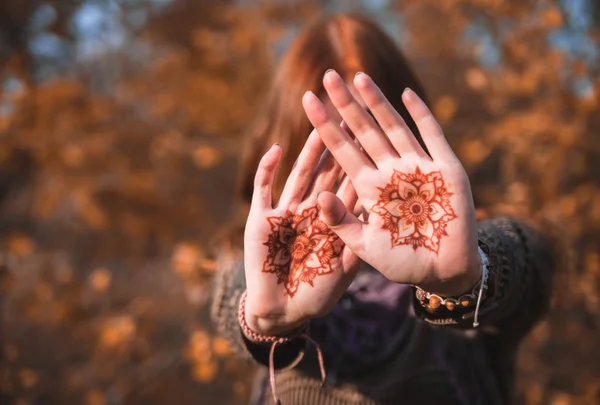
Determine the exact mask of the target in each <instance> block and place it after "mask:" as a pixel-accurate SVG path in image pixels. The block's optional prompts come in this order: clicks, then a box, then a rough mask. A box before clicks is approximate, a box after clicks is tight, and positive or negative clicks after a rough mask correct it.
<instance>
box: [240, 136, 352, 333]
mask: <svg viewBox="0 0 600 405" xmlns="http://www.w3.org/2000/svg"><path fill="white" fill-rule="evenodd" d="M275 149H276V150H275V151H274V149H272V150H271V151H269V152H267V154H266V155H265V157H264V158H263V162H261V165H262V166H263V169H264V168H265V167H266V168H267V170H266V171H263V172H262V173H263V174H264V176H261V169H260V168H259V173H258V174H257V182H258V183H260V181H264V182H265V183H266V184H267V187H262V186H261V184H257V185H256V190H255V196H254V197H253V202H252V207H251V210H250V215H249V217H248V221H247V224H246V230H245V243H244V244H245V247H244V256H245V269H246V284H247V294H248V298H247V301H246V314H247V315H246V316H247V318H250V319H248V321H249V323H250V324H251V326H253V328H254V329H255V330H259V331H260V330H263V331H264V329H268V330H266V332H268V333H269V334H273V333H280V332H283V331H286V330H289V329H290V326H293V325H295V324H300V323H302V322H304V321H306V320H307V319H309V318H311V317H314V316H318V315H322V314H324V313H326V312H327V311H328V310H329V309H330V308H331V307H332V306H333V305H334V304H335V302H337V300H338V299H339V297H340V296H341V294H342V293H343V292H344V291H345V290H346V288H347V287H348V285H349V284H350V282H351V281H352V278H353V274H354V273H355V271H356V268H357V264H358V259H357V257H356V256H355V255H354V254H353V253H352V252H350V251H349V250H348V249H347V248H346V247H345V245H344V243H343V242H342V240H341V239H340V238H339V237H338V236H337V235H336V234H335V233H334V232H333V231H331V229H330V228H329V227H328V226H327V225H325V223H324V222H323V220H322V214H321V213H320V211H319V208H318V206H317V194H318V192H319V191H322V190H330V189H331V188H332V187H333V184H334V183H335V181H336V179H337V174H338V173H339V166H336V165H330V166H334V168H332V169H327V170H326V169H324V168H323V167H324V166H327V165H321V168H320V169H317V170H316V174H315V175H314V176H313V172H314V171H315V166H316V165H317V163H318V162H319V157H320V156H321V153H322V152H323V150H324V145H323V144H322V142H321V140H320V139H319V137H318V135H317V134H316V133H314V134H312V135H311V136H310V137H309V139H308V141H307V144H306V146H305V149H304V150H303V152H302V154H301V155H300V158H299V161H298V165H297V167H296V169H295V171H294V172H292V174H291V175H290V178H289V179H288V182H287V184H286V187H285V189H284V192H283V194H282V198H281V200H280V202H279V204H278V206H277V207H276V208H272V206H271V197H270V182H271V181H272V175H273V173H274V169H275V166H276V164H277V159H278V158H277V156H274V155H276V154H277V153H280V151H279V152H277V150H278V148H275ZM326 159H329V160H331V162H333V158H332V157H331V155H329V156H328V157H327V158H326ZM269 164H271V167H269ZM303 169H308V170H303ZM306 173H310V175H309V176H307V175H306ZM311 178H312V180H311ZM261 179H262V180H261ZM337 194H338V196H339V197H340V198H341V199H343V200H344V201H346V203H347V204H348V206H352V205H353V204H354V202H355V201H356V198H357V197H356V194H355V192H354V189H353V188H352V187H351V185H350V183H349V181H348V180H345V181H344V182H342V184H341V186H340V187H339V189H338V190H337ZM265 325H267V326H265Z"/></svg>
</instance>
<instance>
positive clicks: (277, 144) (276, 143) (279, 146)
mask: <svg viewBox="0 0 600 405" xmlns="http://www.w3.org/2000/svg"><path fill="white" fill-rule="evenodd" d="M275 146H277V147H278V148H281V145H280V144H279V142H275V143H274V144H273V146H271V148H272V147H275Z"/></svg>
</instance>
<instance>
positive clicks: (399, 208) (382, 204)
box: [372, 167, 456, 254]
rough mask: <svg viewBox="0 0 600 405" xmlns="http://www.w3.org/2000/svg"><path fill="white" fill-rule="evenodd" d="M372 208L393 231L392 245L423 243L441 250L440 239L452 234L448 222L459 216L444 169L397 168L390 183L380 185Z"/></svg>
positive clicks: (423, 245)
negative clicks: (445, 181) (377, 196)
mask: <svg viewBox="0 0 600 405" xmlns="http://www.w3.org/2000/svg"><path fill="white" fill-rule="evenodd" d="M379 190H381V194H380V196H379V200H378V202H377V204H375V205H374V206H373V208H372V211H373V212H376V213H377V214H379V215H380V216H381V217H382V218H383V226H382V229H386V230H389V231H390V232H391V234H392V246H399V245H409V246H412V247H413V249H414V250H417V248H418V247H420V246H422V247H424V248H427V249H429V250H431V251H432V252H435V253H436V254H437V252H438V250H439V248H440V239H441V237H442V236H445V235H448V233H447V232H446V225H447V224H448V222H450V221H451V220H453V219H454V218H456V214H455V213H454V210H453V209H452V207H451V206H450V196H451V195H452V193H451V192H449V191H448V190H447V189H446V187H445V185H444V179H443V178H442V175H441V173H440V172H439V171H438V172H431V173H427V174H425V173H422V172H421V170H420V169H419V168H418V167H417V169H416V170H415V172H414V173H411V174H405V173H401V172H399V171H396V170H394V174H393V175H392V181H391V183H390V184H388V185H386V186H385V187H383V188H380V189H379Z"/></svg>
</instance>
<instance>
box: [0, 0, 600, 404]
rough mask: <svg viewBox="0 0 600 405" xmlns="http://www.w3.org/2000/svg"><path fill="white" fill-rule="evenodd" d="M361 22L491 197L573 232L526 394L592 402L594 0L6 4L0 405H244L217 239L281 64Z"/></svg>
mask: <svg viewBox="0 0 600 405" xmlns="http://www.w3.org/2000/svg"><path fill="white" fill-rule="evenodd" d="M349 10H363V11H366V12H368V13H370V14H371V15H372V16H374V18H376V19H377V20H378V21H379V22H380V23H381V24H382V25H383V26H384V27H385V28H386V29H387V30H388V32H390V33H391V34H392V35H393V36H394V38H396V39H397V40H398V42H399V43H400V44H401V46H402V47H403V49H404V50H405V52H406V53H407V55H408V56H409V59H410V60H411V62H412V63H413V65H414V67H415V70H416V72H417V73H418V76H419V77H420V78H421V79H422V81H423V82H424V84H425V87H426V89H427V91H428V94H429V95H430V98H431V100H432V107H433V109H434V110H435V113H436V115H437V117H438V118H439V120H440V122H441V123H442V125H443V127H444V129H445V131H446V133H447V135H448V137H449V138H450V141H451V144H452V145H453V147H454V148H455V150H456V151H457V153H458V155H459V157H460V158H461V160H462V162H463V163H464V165H465V167H466V168H467V171H468V172H469V174H470V176H471V179H472V183H473V188H474V193H475V198H476V202H477V204H478V205H479V207H482V208H484V209H486V210H487V211H488V212H495V211H503V212H506V211H508V212H515V213H525V214H526V215H528V216H530V217H535V218H540V219H544V220H546V221H548V222H550V223H552V224H554V225H555V226H556V228H557V229H558V231H559V234H560V236H561V237H562V238H563V240H564V243H565V251H566V253H567V254H566V257H567V264H566V265H565V266H564V267H563V268H562V269H561V271H560V273H559V275H558V277H557V280H556V290H555V299H554V302H553V305H552V312H551V314H550V316H549V317H548V318H547V319H546V320H545V321H544V322H542V323H541V324H540V325H539V326H538V327H537V328H536V329H535V330H534V331H533V333H532V334H531V336H530V337H529V338H528V340H527V341H526V342H525V343H524V344H523V347H522V350H521V354H520V360H519V373H518V390H519V401H520V403H521V404H526V405H538V404H552V405H570V404H598V403H600V339H599V335H600V334H599V328H600V314H599V312H600V303H599V292H600V256H599V250H598V245H599V244H600V184H599V182H600V180H599V179H600V136H599V133H598V132H599V130H600V114H599V113H598V98H599V94H598V92H599V91H600V76H599V74H600V64H599V63H598V62H599V60H598V59H599V56H600V55H599V49H600V48H599V43H600V4H599V3H598V2H596V1H594V0H545V1H544V0H539V1H533V0H528V1H526V0H445V1H440V0H396V1H394V0H363V1H358V0H353V1H351V0H346V1H290V0H281V1H251V0H238V1H209V0H47V1H42V0H2V1H0V314H1V318H0V353H1V355H0V356H1V357H0V403H1V404H2V405H5V404H16V405H34V404H44V405H53V404H85V405H120V404H157V405H158V404H170V403H173V401H176V402H177V403H178V404H180V405H187V404H234V405H236V404H245V403H246V401H247V397H248V395H249V385H250V375H251V371H252V369H251V367H250V366H248V365H245V364H240V363H238V362H236V361H235V359H233V358H232V357H231V356H230V353H229V348H228V346H227V344H226V343H225V342H224V341H223V340H222V339H220V338H219V337H217V336H215V334H214V331H213V330H212V329H211V326H210V324H209V322H208V311H207V300H208V298H209V295H210V278H211V275H212V273H213V272H214V271H215V265H214V261H213V258H212V257H211V254H210V251H209V249H208V242H209V241H210V240H211V238H212V237H213V236H214V234H215V232H216V231H217V230H218V229H219V228H220V227H221V226H222V225H223V224H224V223H225V222H226V221H227V220H228V217H229V215H230V214H231V206H232V202H233V198H234V195H233V191H234V183H235V177H236V174H235V173H236V172H235V168H236V162H237V161H238V156H239V154H240V139H241V137H242V135H243V133H244V131H245V130H246V128H247V127H248V124H249V123H250V122H251V120H252V117H253V114H254V112H255V111H256V106H257V105H258V103H259V102H260V96H261V95H262V94H263V93H264V91H265V88H266V84H267V83H268V81H269V78H270V73H271V72H272V68H273V66H274V64H275V63H276V62H277V59H278V56H279V55H280V54H281V52H282V51H283V50H284V49H286V47H287V45H288V44H289V43H290V40H291V39H292V38H293V37H294V35H295V34H296V33H297V32H298V29H299V27H301V26H302V25H303V24H304V23H305V22H306V21H307V20H309V19H311V18H312V17H315V16H318V15H320V14H322V13H332V12H337V11H349ZM399 90H401V89H399Z"/></svg>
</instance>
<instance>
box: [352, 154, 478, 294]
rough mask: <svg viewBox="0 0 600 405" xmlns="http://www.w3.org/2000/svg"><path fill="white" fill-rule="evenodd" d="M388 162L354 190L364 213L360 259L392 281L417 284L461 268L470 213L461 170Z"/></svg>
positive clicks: (468, 250)
mask: <svg viewBox="0 0 600 405" xmlns="http://www.w3.org/2000/svg"><path fill="white" fill-rule="evenodd" d="M391 163H392V165H391V166H390V167H389V168H388V167H385V168H381V169H380V171H379V173H377V174H376V175H374V176H372V177H371V178H370V179H369V182H368V183H367V184H357V186H356V187H357V189H358V190H359V191H360V193H361V194H360V196H361V199H362V203H363V205H364V206H365V207H366V208H367V209H368V210H369V213H370V215H369V217H368V221H366V222H365V223H364V226H363V232H364V240H365V244H364V250H363V251H362V253H361V258H362V259H363V260H365V261H366V262H368V263H369V264H371V265H372V266H373V267H375V268H376V269H378V270H379V271H380V272H381V273H382V274H384V275H385V276H386V277H387V278H389V279H390V280H392V281H395V282H399V283H413V284H420V285H422V284H427V283H428V282H431V281H434V280H436V279H442V280H443V279H446V278H448V277H451V276H452V275H453V274H456V273H457V272H460V271H461V270H464V269H465V268H467V266H469V264H470V263H469V262H468V261H467V260H468V259H469V258H470V256H469V255H470V254H471V253H472V252H471V250H472V239H473V236H474V235H473V234H470V233H469V232H463V230H465V229H469V228H470V225H471V224H470V221H471V220H472V218H473V215H474V211H473V204H472V202H471V200H470V198H464V196H469V195H470V190H469V186H468V183H466V182H465V180H466V176H465V174H464V171H463V170H462V167H460V166H446V167H439V166H438V165H436V164H432V163H427V162H420V163H419V164H418V165H415V164H414V163H413V162H411V163H408V162H404V161H401V160H400V159H398V160H397V161H394V162H391ZM449 235H452V236H453V237H452V238H448V236H449ZM465 259H467V260H465Z"/></svg>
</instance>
